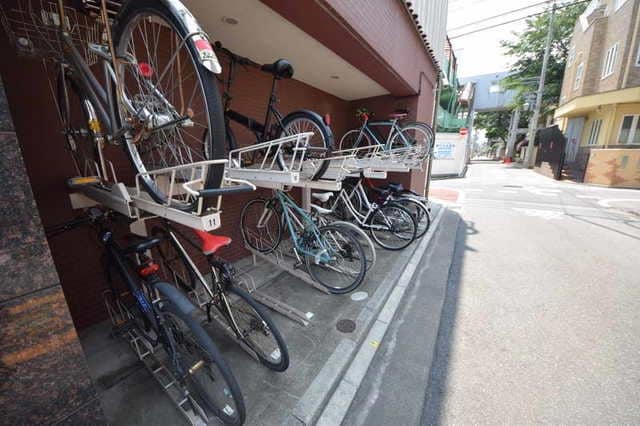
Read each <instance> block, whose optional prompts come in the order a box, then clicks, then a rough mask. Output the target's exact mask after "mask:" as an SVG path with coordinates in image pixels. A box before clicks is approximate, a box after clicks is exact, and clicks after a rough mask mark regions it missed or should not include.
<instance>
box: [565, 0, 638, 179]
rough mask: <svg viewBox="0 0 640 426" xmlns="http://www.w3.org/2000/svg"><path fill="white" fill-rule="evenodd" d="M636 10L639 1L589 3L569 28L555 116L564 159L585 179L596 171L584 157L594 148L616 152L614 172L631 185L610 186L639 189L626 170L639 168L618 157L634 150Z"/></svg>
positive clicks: (633, 174)
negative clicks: (571, 29)
mask: <svg viewBox="0 0 640 426" xmlns="http://www.w3.org/2000/svg"><path fill="white" fill-rule="evenodd" d="M639 10H640V0H593V1H591V3H590V4H589V5H588V7H587V9H586V10H585V12H584V13H583V14H582V15H581V16H580V18H579V19H578V21H577V22H576V25H575V29H574V32H573V37H572V39H571V44H570V46H569V57H568V60H567V66H566V69H565V75H564V81H563V84H562V92H561V95H560V106H559V108H558V109H557V110H556V113H555V118H556V121H557V122H558V123H559V125H560V127H561V129H563V131H564V133H565V135H566V137H567V150H566V158H565V161H566V163H568V164H569V165H570V167H572V168H573V169H574V171H576V172H577V174H578V175H585V174H586V177H585V181H588V180H589V177H590V175H593V174H594V173H596V171H597V170H596V169H598V167H599V166H598V165H597V164H591V163H592V162H590V159H589V157H590V153H591V152H592V151H593V150H594V149H618V150H621V151H620V153H619V157H620V163H621V164H623V163H624V167H622V168H621V167H619V166H616V168H615V170H617V171H618V172H619V173H623V172H624V174H625V175H629V176H631V179H632V180H633V179H635V180H636V183H635V184H634V183H633V182H626V180H627V179H624V180H625V182H623V183H618V184H616V185H614V186H636V185H638V186H640V170H632V169H635V168H637V167H640V164H634V163H633V162H629V161H628V158H627V160H626V161H623V158H622V157H623V156H624V155H626V154H625V152H626V151H627V150H628V149H633V148H640V13H639ZM602 158H604V156H602ZM607 158H608V159H609V162H610V163H612V161H611V158H610V156H607ZM589 167H590V168H591V169H592V170H589ZM601 168H602V167H600V169H601ZM622 169H629V170H626V171H625V170H622ZM609 172H611V171H610V170H604V171H602V173H604V174H607V173H609ZM613 174H614V175H615V174H616V172H615V171H614V173H613ZM620 179H622V178H621V177H617V178H616V177H614V178H613V180H614V181H620ZM600 180H602V179H600ZM600 183H602V182H600ZM605 184H606V183H605ZM612 185H613V184H612Z"/></svg>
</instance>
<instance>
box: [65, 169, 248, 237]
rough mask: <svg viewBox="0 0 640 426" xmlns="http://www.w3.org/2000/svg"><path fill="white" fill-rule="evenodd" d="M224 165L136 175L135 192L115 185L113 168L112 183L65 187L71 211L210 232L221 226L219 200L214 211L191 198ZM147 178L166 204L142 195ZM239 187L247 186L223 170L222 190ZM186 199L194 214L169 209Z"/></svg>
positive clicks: (79, 181) (75, 182)
mask: <svg viewBox="0 0 640 426" xmlns="http://www.w3.org/2000/svg"><path fill="white" fill-rule="evenodd" d="M226 163H227V160H208V161H200V162H196V163H191V164H185V165H181V166H175V167H167V168H164V169H159V170H152V171H149V172H146V173H143V174H138V175H136V179H135V180H136V186H135V188H132V187H127V186H125V185H124V183H122V182H118V179H117V177H116V176H115V171H114V168H113V166H111V171H112V174H113V177H112V179H111V181H112V183H108V182H105V179H100V178H92V177H78V178H72V179H69V181H68V182H67V186H68V187H69V188H70V189H71V190H72V191H73V192H72V193H71V194H70V195H69V198H70V199H71V206H72V207H73V208H74V209H79V208H86V207H91V206H94V205H96V204H102V205H104V206H105V207H108V208H109V209H111V210H114V211H117V212H118V213H121V214H123V215H125V216H127V217H129V218H131V219H138V220H145V219H150V218H152V217H163V218H166V219H168V220H170V221H172V222H176V223H180V224H182V225H186V226H189V227H191V228H195V229H199V230H203V231H212V230H214V229H217V228H219V227H220V226H221V220H220V213H221V211H222V209H221V207H222V197H220V196H219V197H218V200H217V205H216V206H215V207H212V208H208V209H205V208H204V206H203V200H202V198H197V197H195V196H194V195H193V194H194V193H197V191H198V190H199V189H202V188H204V181H205V179H206V176H207V171H208V169H209V167H210V166H213V165H220V164H225V165H226ZM146 177H153V178H154V180H155V182H156V184H157V185H159V186H161V187H162V188H163V190H164V192H165V194H167V201H166V202H165V203H158V202H156V201H154V200H153V199H152V198H151V197H150V196H149V194H147V193H146V192H145V191H144V189H143V188H142V184H141V181H142V179H143V178H146ZM240 183H244V184H248V183H249V182H247V181H244V180H242V179H236V178H233V177H231V176H229V173H228V168H225V174H224V179H223V186H233V185H236V184H240ZM194 197H195V198H194ZM189 199H190V200H196V202H197V207H196V209H195V211H193V212H188V211H183V210H179V209H177V208H174V207H172V204H173V203H174V202H176V201H183V200H189Z"/></svg>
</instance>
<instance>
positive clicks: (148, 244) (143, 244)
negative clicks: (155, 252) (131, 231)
mask: <svg viewBox="0 0 640 426" xmlns="http://www.w3.org/2000/svg"><path fill="white" fill-rule="evenodd" d="M161 242H162V238H145V239H142V240H139V241H137V242H135V243H133V244H131V245H128V246H127V247H125V248H124V250H123V251H124V252H125V253H138V254H142V253H144V252H145V251H147V250H149V249H152V248H153V247H155V246H157V245H158V244H160V243H161Z"/></svg>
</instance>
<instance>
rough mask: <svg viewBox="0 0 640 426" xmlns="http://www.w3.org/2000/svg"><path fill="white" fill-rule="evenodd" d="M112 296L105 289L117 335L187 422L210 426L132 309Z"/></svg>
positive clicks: (109, 291)
mask: <svg viewBox="0 0 640 426" xmlns="http://www.w3.org/2000/svg"><path fill="white" fill-rule="evenodd" d="M127 293H128V292H125V293H123V294H122V295H121V296H126V294H127ZM112 296H113V295H112V293H111V290H105V291H104V292H103V293H102V297H103V300H104V304H105V306H106V308H107V312H108V313H109V318H110V319H111V324H112V325H113V329H114V332H115V333H116V334H121V337H122V338H123V339H125V340H126V341H127V342H128V343H129V346H130V347H131V349H132V350H133V351H134V352H135V353H136V355H137V356H138V359H139V360H140V361H141V362H142V363H143V364H144V366H145V367H146V368H147V370H149V373H151V375H152V376H153V378H154V379H156V381H157V382H158V384H159V385H160V386H161V387H162V389H164V391H165V392H166V393H167V396H168V397H169V399H170V400H171V402H173V404H174V405H175V406H176V408H177V409H178V411H180V413H182V415H184V416H185V418H186V419H187V421H188V422H189V423H190V424H192V425H193V426H206V425H207V424H208V423H209V421H210V420H211V419H209V418H208V417H207V415H206V413H205V411H204V410H203V409H202V407H200V406H199V405H198V403H197V402H196V401H195V400H194V399H193V398H192V397H191V394H190V393H189V391H188V390H187V389H186V388H184V387H183V386H182V385H181V384H180V382H179V381H178V380H177V379H176V378H175V377H174V375H173V374H172V373H171V371H170V369H169V368H167V367H166V360H165V359H162V358H163V357H162V356H161V354H160V353H158V352H160V351H158V352H156V350H155V349H156V348H154V347H152V346H151V345H150V344H149V343H148V342H147V340H146V339H145V338H144V337H143V336H142V333H141V332H140V331H139V329H138V327H137V325H135V322H133V315H132V314H131V312H130V311H129V308H128V307H127V306H126V305H125V304H124V303H123V302H122V301H121V299H120V298H118V299H116V303H115V305H114V304H113V303H112V302H111V300H113V297H112Z"/></svg>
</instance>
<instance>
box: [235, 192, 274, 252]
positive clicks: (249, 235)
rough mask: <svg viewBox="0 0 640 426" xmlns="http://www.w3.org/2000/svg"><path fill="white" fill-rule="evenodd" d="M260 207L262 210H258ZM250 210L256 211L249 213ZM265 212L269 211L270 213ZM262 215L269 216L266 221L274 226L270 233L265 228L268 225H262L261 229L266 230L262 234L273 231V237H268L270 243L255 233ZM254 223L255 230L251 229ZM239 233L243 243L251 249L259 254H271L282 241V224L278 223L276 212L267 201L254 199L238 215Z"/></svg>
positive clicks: (258, 233)
mask: <svg viewBox="0 0 640 426" xmlns="http://www.w3.org/2000/svg"><path fill="white" fill-rule="evenodd" d="M260 205H262V206H263V208H262V210H260ZM251 209H258V210H256V211H250V210H251ZM267 210H270V212H269V211H267ZM263 212H266V213H263ZM262 214H269V215H270V216H269V218H268V219H267V220H268V221H269V223H270V224H272V223H275V224H276V225H275V226H276V229H275V230H274V229H271V231H269V229H268V228H266V226H268V225H264V227H263V228H262V229H267V230H266V231H262V232H267V233H268V234H271V233H273V231H275V235H269V238H271V240H270V241H268V240H265V239H264V238H262V237H261V234H260V232H259V231H257V230H258V222H259V221H260V218H261V217H262V216H261V215H262ZM254 222H255V229H253V228H254ZM249 227H251V229H249ZM240 233H241V234H242V239H243V240H244V242H245V243H246V244H247V245H248V246H249V247H251V248H252V249H254V250H257V251H259V252H260V253H271V252H272V251H274V250H275V249H276V248H278V245H280V241H281V240H282V224H281V223H280V218H279V215H278V212H277V211H276V209H275V208H274V207H273V206H272V205H270V204H269V203H268V200H265V199H264V198H256V199H253V200H251V201H249V202H248V203H247V204H245V206H244V207H243V208H242V213H241V214H240ZM259 243H260V244H259ZM262 243H264V244H262Z"/></svg>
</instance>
